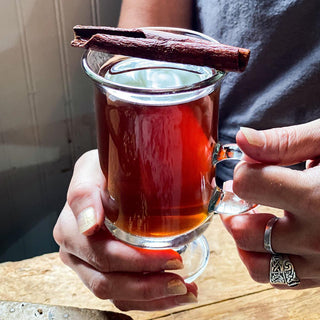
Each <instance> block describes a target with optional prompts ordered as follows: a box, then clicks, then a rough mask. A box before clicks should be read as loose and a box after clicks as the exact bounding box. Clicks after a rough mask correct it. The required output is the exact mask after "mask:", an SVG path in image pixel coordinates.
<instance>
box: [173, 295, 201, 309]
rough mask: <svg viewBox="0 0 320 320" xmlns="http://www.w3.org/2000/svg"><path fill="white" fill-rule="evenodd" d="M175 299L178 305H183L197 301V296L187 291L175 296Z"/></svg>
mask: <svg viewBox="0 0 320 320" xmlns="http://www.w3.org/2000/svg"><path fill="white" fill-rule="evenodd" d="M175 301H176V303H177V304H179V305H180V306H183V305H185V304H189V303H197V302H198V299H197V297H196V296H195V295H194V294H193V293H192V292H188V293H187V294H186V295H184V296H177V297H176V298H175Z"/></svg>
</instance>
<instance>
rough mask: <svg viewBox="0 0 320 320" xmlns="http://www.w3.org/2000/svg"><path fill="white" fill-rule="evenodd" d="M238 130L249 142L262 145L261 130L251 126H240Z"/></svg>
mask: <svg viewBox="0 0 320 320" xmlns="http://www.w3.org/2000/svg"><path fill="white" fill-rule="evenodd" d="M240 130H241V132H242V133H243V134H244V136H245V137H246V139H247V141H248V143H249V144H251V145H253V146H256V147H262V146H264V143H265V139H264V135H263V134H262V133H261V132H259V131H257V130H254V129H251V128H246V127H241V128H240Z"/></svg>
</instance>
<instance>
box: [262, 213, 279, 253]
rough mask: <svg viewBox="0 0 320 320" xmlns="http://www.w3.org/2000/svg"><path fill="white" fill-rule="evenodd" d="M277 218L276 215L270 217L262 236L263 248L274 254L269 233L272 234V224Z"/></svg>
mask: <svg viewBox="0 0 320 320" xmlns="http://www.w3.org/2000/svg"><path fill="white" fill-rule="evenodd" d="M278 220H279V218H278V217H273V218H271V219H270V220H269V221H268V222H267V224H266V228H265V230H264V237H263V246H264V248H265V249H266V250H267V251H268V252H269V253H271V254H276V252H274V251H273V249H272V245H271V234H272V228H273V226H274V224H275V223H276V222H277V221H278Z"/></svg>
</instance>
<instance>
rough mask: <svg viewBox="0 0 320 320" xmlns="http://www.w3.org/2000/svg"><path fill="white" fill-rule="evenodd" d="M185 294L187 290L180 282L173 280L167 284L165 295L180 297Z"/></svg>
mask: <svg viewBox="0 0 320 320" xmlns="http://www.w3.org/2000/svg"><path fill="white" fill-rule="evenodd" d="M187 292H188V289H187V287H186V285H185V284H184V283H183V282H182V281H181V280H178V279H174V280H171V281H169V282H168V283H167V293H168V294H170V295H182V294H186V293H187Z"/></svg>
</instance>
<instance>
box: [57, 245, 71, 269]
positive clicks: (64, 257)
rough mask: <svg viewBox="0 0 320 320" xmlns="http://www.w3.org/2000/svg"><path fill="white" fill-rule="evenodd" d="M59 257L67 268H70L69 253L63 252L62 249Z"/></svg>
mask: <svg viewBox="0 0 320 320" xmlns="http://www.w3.org/2000/svg"><path fill="white" fill-rule="evenodd" d="M59 257H60V260H61V261H62V262H63V263H64V264H65V265H67V266H69V254H68V253H67V252H64V251H62V250H61V249H60V250H59Z"/></svg>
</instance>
